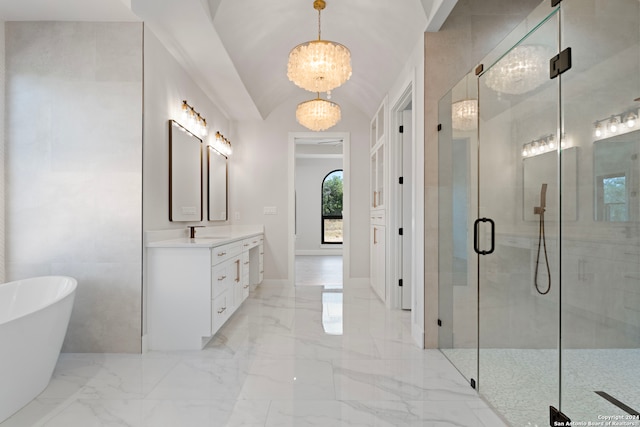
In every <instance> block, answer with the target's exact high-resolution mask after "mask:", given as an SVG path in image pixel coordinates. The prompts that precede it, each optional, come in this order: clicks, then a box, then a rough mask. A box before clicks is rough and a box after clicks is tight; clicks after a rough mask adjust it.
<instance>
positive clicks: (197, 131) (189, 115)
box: [180, 100, 208, 138]
mask: <svg viewBox="0 0 640 427" xmlns="http://www.w3.org/2000/svg"><path fill="white" fill-rule="evenodd" d="M180 122H181V124H182V125H183V126H184V127H186V128H187V129H189V131H190V132H192V133H193V134H194V135H196V136H198V137H199V138H204V137H205V136H207V133H208V130H207V120H206V119H205V118H204V117H202V116H201V115H200V113H198V112H197V111H196V110H195V108H193V107H192V106H191V105H189V104H188V103H187V101H186V100H185V101H182V120H181V121H180Z"/></svg>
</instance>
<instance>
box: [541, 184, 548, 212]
mask: <svg viewBox="0 0 640 427" xmlns="http://www.w3.org/2000/svg"><path fill="white" fill-rule="evenodd" d="M540 207H541V208H543V209H544V208H545V207H547V184H542V186H541V187H540Z"/></svg>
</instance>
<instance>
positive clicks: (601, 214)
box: [596, 173, 629, 222]
mask: <svg viewBox="0 0 640 427" xmlns="http://www.w3.org/2000/svg"><path fill="white" fill-rule="evenodd" d="M597 185H598V187H597V193H596V194H597V200H596V209H597V218H598V219H599V220H601V221H602V220H604V221H614V222H620V221H629V206H628V195H627V177H626V175H625V174H624V173H619V174H612V175H604V176H599V177H598V180H597Z"/></svg>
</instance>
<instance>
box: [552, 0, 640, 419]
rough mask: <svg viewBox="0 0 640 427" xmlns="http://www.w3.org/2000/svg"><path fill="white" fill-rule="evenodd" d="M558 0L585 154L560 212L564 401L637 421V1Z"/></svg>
mask: <svg viewBox="0 0 640 427" xmlns="http://www.w3.org/2000/svg"><path fill="white" fill-rule="evenodd" d="M561 9H562V12H561V13H562V18H561V29H562V31H561V36H562V37H561V40H562V45H563V49H564V48H565V47H571V50H572V56H573V58H574V59H573V67H572V69H571V70H569V71H568V72H566V73H565V74H563V75H562V76H561V77H562V120H563V123H564V132H565V135H566V139H567V141H572V142H573V144H574V145H576V146H579V156H580V157H579V167H578V174H579V176H578V180H577V182H578V195H579V196H578V216H577V220H565V219H564V218H563V221H562V240H563V244H562V251H561V255H562V258H561V259H562V314H561V316H562V322H561V327H562V340H561V355H562V357H561V360H562V367H561V370H560V373H561V384H562V385H561V409H562V412H563V413H564V414H566V415H567V416H568V417H569V418H570V419H571V420H572V422H573V423H574V425H589V424H588V423H589V422H591V423H597V422H603V421H606V420H605V419H604V418H603V417H613V416H615V417H622V418H618V419H617V421H618V422H625V423H627V424H612V425H631V426H640V421H637V419H638V418H637V414H638V411H640V391H639V390H640V389H639V386H638V384H640V217H639V216H638V212H639V209H640V173H639V172H640V168H639V160H638V156H639V154H640V132H639V130H640V124H639V121H638V119H637V117H638V114H639V111H638V108H639V107H640V102H639V101H640V99H639V97H640V3H639V2H638V1H637V0H607V1H596V2H593V1H584V0H564V1H563V2H562V3H561ZM562 160H563V161H562V163H561V166H562V167H563V168H564V167H565V164H564V159H562ZM561 191H562V199H563V200H564V198H565V196H564V193H565V191H573V190H572V189H568V188H565V185H564V183H563V185H562V186H561ZM631 413H635V414H636V418H635V420H636V421H634V420H633V416H632V415H631ZM609 420H611V419H609ZM579 423H585V424H579ZM591 425H598V424H591ZM605 425H606V424H605Z"/></svg>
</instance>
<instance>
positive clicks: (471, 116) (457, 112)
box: [451, 99, 478, 131]
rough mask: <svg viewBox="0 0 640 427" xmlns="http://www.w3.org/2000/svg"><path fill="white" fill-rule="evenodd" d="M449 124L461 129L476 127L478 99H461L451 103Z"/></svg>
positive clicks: (467, 129) (466, 129)
mask: <svg viewBox="0 0 640 427" xmlns="http://www.w3.org/2000/svg"><path fill="white" fill-rule="evenodd" d="M451 126H452V127H453V128H454V129H456V130H462V131H469V130H473V129H476V128H477V126H478V100H477V99H463V100H462V101H458V102H454V103H453V104H451Z"/></svg>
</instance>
